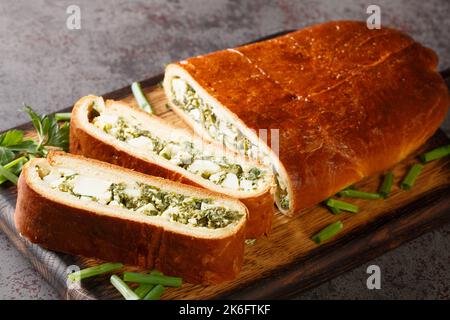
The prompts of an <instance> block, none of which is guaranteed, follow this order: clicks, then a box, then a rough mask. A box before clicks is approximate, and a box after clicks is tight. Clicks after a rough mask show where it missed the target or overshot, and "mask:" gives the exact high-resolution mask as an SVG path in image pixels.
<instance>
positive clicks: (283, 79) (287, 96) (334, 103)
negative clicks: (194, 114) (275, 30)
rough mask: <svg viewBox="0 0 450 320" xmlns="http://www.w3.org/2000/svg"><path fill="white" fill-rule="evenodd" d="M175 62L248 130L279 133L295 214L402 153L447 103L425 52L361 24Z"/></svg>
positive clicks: (335, 25) (433, 61)
mask: <svg viewBox="0 0 450 320" xmlns="http://www.w3.org/2000/svg"><path fill="white" fill-rule="evenodd" d="M177 65H178V67H181V68H183V69H184V70H185V71H187V72H188V73H189V74H190V76H191V77H192V78H193V79H194V80H195V81H196V82H197V83H198V84H199V85H200V86H201V87H202V88H203V89H204V90H205V91H206V92H207V93H208V94H209V95H210V96H211V97H212V98H214V99H215V100H217V101H218V102H219V103H220V104H221V105H222V106H224V108H226V109H228V110H229V111H230V112H231V113H232V114H234V115H236V116H237V117H238V118H239V119H240V120H242V121H243V122H244V123H245V125H246V126H248V127H249V128H251V129H255V130H259V129H272V128H273V129H279V134H280V137H279V142H280V146H279V159H280V161H281V163H282V164H283V165H284V167H285V168H286V170H287V172H288V175H289V177H290V179H291V182H292V187H293V199H292V202H293V203H294V206H295V207H294V208H293V210H294V211H296V212H298V211H299V210H301V209H303V208H306V207H309V206H312V205H314V204H316V203H318V202H320V201H322V200H324V199H326V198H327V197H329V196H332V195H334V194H335V193H336V192H337V191H339V190H340V189H342V188H343V187H345V186H348V185H350V184H352V183H354V182H356V181H359V180H360V179H362V178H363V177H366V176H369V175H371V174H374V173H376V172H379V171H382V170H386V169H388V168H389V167H391V166H393V165H394V164H395V163H397V162H398V161H400V160H402V159H403V158H405V157H406V156H407V155H408V154H409V153H411V152H412V151H414V150H415V149H417V148H418V147H419V146H420V145H421V144H423V143H424V142H425V141H426V140H427V139H428V138H429V137H430V136H431V135H432V134H433V133H434V132H435V130H436V129H437V128H438V127H439V125H440V123H441V122H442V121H443V119H444V117H445V114H446V112H447V110H448V105H449V95H448V90H447V87H446V85H445V83H444V81H443V79H442V77H441V76H440V75H439V73H437V72H436V67H437V57H436V55H435V53H434V52H433V51H432V50H430V49H428V48H425V47H423V46H421V45H420V44H418V43H417V42H415V41H414V40H412V39H411V38H410V37H408V36H407V35H405V34H403V33H401V32H399V31H396V30H392V29H387V28H383V29H381V30H369V29H367V27H366V25H365V23H362V22H352V21H340V22H330V23H325V24H320V25H316V26H312V27H310V28H306V29H302V30H299V31H296V32H293V33H291V34H288V35H285V36H282V37H279V38H276V39H273V40H269V41H265V42H261V43H256V44H251V45H247V46H244V47H240V48H236V49H231V50H224V51H219V52H215V53H211V54H208V55H204V56H199V57H194V58H191V59H188V60H186V61H182V62H179V63H177ZM231 74H232V75H233V76H229V75H231ZM173 107H174V109H175V110H176V109H177V107H176V106H173ZM178 112H180V111H179V110H178ZM190 124H191V125H192V123H190Z"/></svg>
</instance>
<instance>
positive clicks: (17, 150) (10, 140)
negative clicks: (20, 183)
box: [0, 106, 69, 184]
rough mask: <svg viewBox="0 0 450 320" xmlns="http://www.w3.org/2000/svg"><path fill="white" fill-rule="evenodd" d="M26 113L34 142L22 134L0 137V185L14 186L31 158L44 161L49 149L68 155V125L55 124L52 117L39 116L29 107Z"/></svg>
mask: <svg viewBox="0 0 450 320" xmlns="http://www.w3.org/2000/svg"><path fill="white" fill-rule="evenodd" d="M25 112H26V113H27V114H28V115H29V116H30V118H31V122H32V123H33V126H34V128H35V130H36V133H37V135H38V137H37V141H35V140H32V139H27V138H25V137H24V131H23V130H16V129H13V130H9V131H6V132H4V133H2V134H0V184H2V183H4V182H5V181H7V180H9V181H11V182H12V183H14V184H17V179H18V175H19V174H20V171H21V170H22V166H23V164H24V163H25V162H27V161H28V160H30V159H31V158H34V157H45V156H46V155H47V153H48V151H49V150H50V149H57V150H64V151H67V150H68V148H69V123H68V122H65V123H64V124H62V125H59V124H58V121H57V120H56V119H55V116H54V115H45V114H44V115H38V114H37V113H36V112H34V111H33V109H31V107H29V106H25Z"/></svg>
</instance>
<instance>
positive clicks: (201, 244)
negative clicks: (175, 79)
mask: <svg viewBox="0 0 450 320" xmlns="http://www.w3.org/2000/svg"><path fill="white" fill-rule="evenodd" d="M27 170H29V166H25V167H24V169H23V172H22V174H21V175H20V178H19V183H18V197H17V205H16V212H15V216H14V219H15V224H16V228H17V230H18V231H19V232H20V234H21V235H22V236H24V237H26V238H27V239H29V240H30V241H31V242H33V243H37V244H39V245H41V246H43V247H45V248H48V249H50V250H55V251H60V252H64V253H69V254H76V255H82V256H86V257H95V258H99V259H102V260H105V261H111V262H116V261H117V262H122V263H125V264H129V265H137V266H141V267H144V268H147V269H152V268H157V269H158V270H161V271H162V272H163V273H165V274H168V275H174V276H181V277H182V278H183V280H184V281H186V282H190V283H201V284H216V283H220V282H223V281H227V280H231V279H233V278H235V277H236V276H237V274H238V273H239V271H240V268H241V266H242V261H243V254H244V240H245V228H244V227H241V228H239V229H238V230H237V231H236V232H235V233H233V234H230V235H229V236H224V237H222V238H210V239H208V238H201V237H196V236H195V235H185V234H181V233H177V232H174V231H170V230H166V229H164V228H162V227H160V226H156V225H152V224H150V223H144V222H139V221H134V220H129V219H126V218H119V217H113V216H107V215H101V214H97V213H94V212H91V211H88V210H83V209H80V208H75V207H73V206H70V205H68V204H65V203H64V202H58V201H52V200H50V199H49V198H48V197H46V196H45V195H41V194H39V193H38V192H37V191H36V190H35V189H34V188H33V187H32V184H31V183H30V182H29V181H28V179H29V176H28V172H27ZM117 170H123V169H121V168H117ZM187 248H188V249H187Z"/></svg>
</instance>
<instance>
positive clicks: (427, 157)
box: [420, 144, 450, 163]
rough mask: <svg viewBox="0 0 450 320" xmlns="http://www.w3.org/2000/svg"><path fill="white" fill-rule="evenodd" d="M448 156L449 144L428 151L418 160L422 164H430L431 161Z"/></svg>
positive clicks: (449, 152)
mask: <svg viewBox="0 0 450 320" xmlns="http://www.w3.org/2000/svg"><path fill="white" fill-rule="evenodd" d="M448 155H450V144H447V145H445V146H442V147H439V148H436V149H434V150H431V151H428V152H426V153H424V154H422V155H421V156H420V160H421V161H422V162H423V163H427V162H430V161H432V160H436V159H440V158H443V157H446V156H448Z"/></svg>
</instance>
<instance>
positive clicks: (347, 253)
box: [212, 185, 450, 300]
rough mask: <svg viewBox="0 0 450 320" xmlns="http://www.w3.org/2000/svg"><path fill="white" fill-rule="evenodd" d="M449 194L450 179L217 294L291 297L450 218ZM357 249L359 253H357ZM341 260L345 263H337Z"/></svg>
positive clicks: (246, 296)
mask: <svg viewBox="0 0 450 320" xmlns="http://www.w3.org/2000/svg"><path fill="white" fill-rule="evenodd" d="M449 194H450V185H447V186H444V187H443V188H438V189H435V190H431V191H429V192H427V193H425V194H423V196H422V197H420V198H418V199H416V200H415V201H413V202H411V203H408V204H406V205H405V206H403V207H400V208H397V209H396V210H394V211H393V212H392V213H391V214H389V215H387V216H384V217H383V218H381V219H378V220H375V221H372V222H370V223H368V224H367V225H366V226H363V227H360V228H358V229H356V230H354V231H352V232H351V233H350V234H348V235H346V236H343V237H342V238H340V239H338V240H336V241H332V242H330V243H329V244H326V245H323V246H322V247H320V248H318V249H317V250H315V251H314V252H312V253H311V255H309V256H308V257H307V258H306V259H300V260H298V261H296V262H294V263H292V264H289V265H288V266H286V267H284V268H280V269H276V270H274V271H273V272H272V273H270V274H269V275H267V276H266V277H265V278H263V279H258V280H257V281H254V282H252V283H249V284H247V285H246V286H245V287H242V288H238V289H234V290H233V291H232V292H227V293H224V294H221V295H218V296H216V297H213V298H212V299H233V300H234V299H243V300H247V299H248V300H259V299H261V300H264V299H286V298H291V297H293V296H294V295H298V294H300V293H302V292H305V291H306V290H308V289H311V288H313V287H316V286H318V285H320V284H322V283H324V282H326V281H329V280H331V279H333V278H335V277H337V276H338V275H340V274H342V273H344V272H346V271H349V270H351V269H354V268H356V267H358V266H360V265H362V264H364V263H366V262H368V261H370V260H372V259H374V258H376V257H378V256H380V255H382V254H384V253H386V252H387V251H390V250H393V249H395V248H397V247H399V246H400V245H402V244H404V243H406V242H408V241H411V240H413V239H415V238H417V237H419V236H420V235H422V234H424V233H426V232H429V231H432V230H434V229H436V228H437V227H439V226H443V225H445V224H446V223H450V197H449V196H448V195H449ZM386 234H388V235H389V236H388V237H386V236H385V235H386ZM353 239H358V242H353V241H352V240H353ZM358 248H359V250H358ZM361 248H363V249H361ZM355 252H357V253H358V258H357V259H355V257H354V253H355ZM300 265H301V268H300ZM336 265H338V266H339V267H338V268H335V266H336ZM330 267H333V269H332V270H330Z"/></svg>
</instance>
